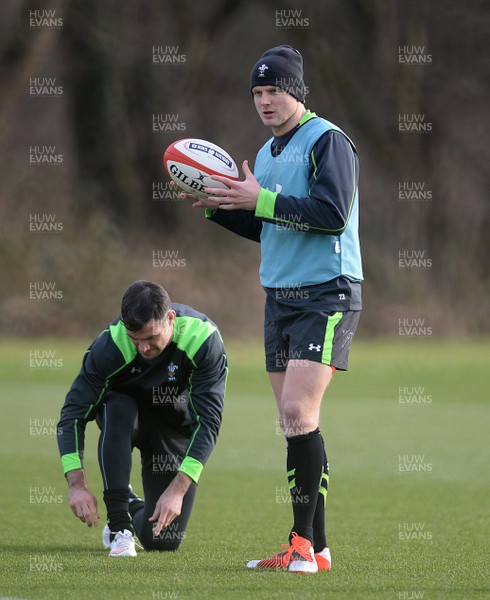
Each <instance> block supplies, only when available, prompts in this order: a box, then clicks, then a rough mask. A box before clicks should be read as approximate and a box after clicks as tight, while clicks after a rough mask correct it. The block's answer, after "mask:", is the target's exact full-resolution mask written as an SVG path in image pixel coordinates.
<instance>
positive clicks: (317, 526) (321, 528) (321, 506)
mask: <svg viewBox="0 0 490 600" xmlns="http://www.w3.org/2000/svg"><path fill="white" fill-rule="evenodd" d="M327 493H328V459H327V454H326V452H325V446H324V447H323V472H322V480H321V482H320V492H319V494H318V498H317V502H316V509H315V516H314V517H313V549H314V551H315V552H321V551H322V550H323V549H324V548H325V547H327V546H328V543H327V534H326V532H325V506H326V502H327Z"/></svg>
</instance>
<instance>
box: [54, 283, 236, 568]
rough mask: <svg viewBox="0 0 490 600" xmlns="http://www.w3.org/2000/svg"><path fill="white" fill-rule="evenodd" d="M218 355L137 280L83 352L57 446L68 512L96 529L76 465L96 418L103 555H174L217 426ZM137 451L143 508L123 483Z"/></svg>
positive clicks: (213, 342) (204, 335) (151, 287)
mask: <svg viewBox="0 0 490 600" xmlns="http://www.w3.org/2000/svg"><path fill="white" fill-rule="evenodd" d="M226 375H227V359H226V354H225V348H224V346H223V342H222V340H221V336H220V333H219V331H218V329H217V327H216V325H215V324H214V323H213V322H212V321H211V320H210V319H208V318H207V317H206V316H205V315H204V314H202V313H200V312H197V311H196V310H194V309H192V308H190V307H189V306H185V305H183V304H172V303H171V301H170V298H169V296H168V294H167V292H166V291H165V290H164V289H163V288H162V287H161V286H160V285H159V284H157V283H153V282H151V281H136V282H135V283H133V284H132V285H131V286H130V287H129V288H128V289H127V290H126V292H125V294H124V297H123V300H122V306H121V317H119V318H117V319H116V320H115V321H114V322H113V323H112V324H111V325H110V326H109V327H107V329H105V330H104V331H103V332H102V333H101V334H100V335H99V336H98V337H97V339H96V340H95V341H94V342H93V343H92V345H91V346H90V348H89V349H88V350H87V352H86V353H85V356H84V359H83V364H82V368H81V371H80V373H79V375H78V376H77V378H76V379H75V381H74V383H73V385H72V387H71V389H70V391H69V392H68V395H67V396H66V400H65V403H64V406H63V408H62V410H61V418H60V422H59V424H58V431H59V434H58V445H59V449H60V454H61V461H62V464H63V468H64V472H65V475H66V479H67V482H68V486H69V491H68V499H69V504H70V507H71V509H72V511H73V512H74V514H75V515H76V516H77V517H78V518H79V519H80V520H81V521H82V522H83V523H86V524H87V525H88V526H89V527H91V526H92V525H97V524H98V519H99V516H98V512H97V501H96V498H95V496H94V495H93V494H92V492H91V491H90V489H89V487H88V484H87V479H86V476H85V469H84V467H83V454H84V436H85V427H86V425H87V423H88V422H89V421H92V420H94V419H96V420H97V423H98V424H99V427H100V429H101V434H100V438H99V465H100V470H101V473H102V480H103V484H104V502H105V505H106V508H107V521H108V524H107V525H106V526H105V527H104V532H103V542H104V546H105V547H106V548H110V554H109V556H114V557H119V556H136V550H135V541H134V534H135V533H136V535H137V536H138V538H139V540H140V542H141V544H142V545H143V547H144V548H145V549H146V550H163V551H164V550H176V549H177V548H178V547H179V545H180V543H181V541H182V539H183V537H184V536H185V529H186V526H187V522H188V520H189V517H190V514H191V510H192V506H193V503H194V497H195V495H196V488H197V483H198V481H199V477H200V475H201V472H202V470H203V467H204V464H205V463H206V461H207V459H208V457H209V455H210V454H211V452H212V451H213V449H214V446H215V444H216V439H217V436H218V432H219V429H220V425H221V415H222V411H223V398H224V393H225V381H226ZM133 446H136V447H138V448H139V449H140V452H141V464H142V480H143V490H144V495H145V501H143V500H141V499H140V498H138V497H137V496H136V495H135V494H134V493H132V489H131V487H130V485H129V482H130V473H131V459H132V449H133Z"/></svg>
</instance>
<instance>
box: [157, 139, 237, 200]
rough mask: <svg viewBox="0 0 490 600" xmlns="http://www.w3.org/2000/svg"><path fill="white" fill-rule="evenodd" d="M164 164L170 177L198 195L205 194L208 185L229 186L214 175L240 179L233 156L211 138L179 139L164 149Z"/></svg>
mask: <svg viewBox="0 0 490 600" xmlns="http://www.w3.org/2000/svg"><path fill="white" fill-rule="evenodd" d="M163 165H164V167H165V170H166V171H167V173H168V175H169V177H170V178H171V179H172V181H174V182H175V183H176V184H177V185H178V186H179V187H180V188H181V189H182V190H184V191H185V192H188V193H189V194H194V195H195V196H202V197H206V196H208V195H209V194H206V193H205V192H204V188H206V187H217V188H223V189H226V186H225V185H224V184H222V183H221V182H219V181H214V179H211V176H212V175H221V176H223V177H228V178H229V179H233V180H235V181H237V180H238V179H239V173H238V167H237V166H236V164H235V161H234V160H233V159H232V158H231V156H230V155H229V154H228V152H226V151H225V150H223V148H220V147H219V146H217V145H216V144H213V143H212V142H207V141H206V140H199V139H196V138H186V139H183V140H178V141H177V142H174V143H173V144H170V146H169V147H168V148H167V149H166V150H165V154H164V155H163Z"/></svg>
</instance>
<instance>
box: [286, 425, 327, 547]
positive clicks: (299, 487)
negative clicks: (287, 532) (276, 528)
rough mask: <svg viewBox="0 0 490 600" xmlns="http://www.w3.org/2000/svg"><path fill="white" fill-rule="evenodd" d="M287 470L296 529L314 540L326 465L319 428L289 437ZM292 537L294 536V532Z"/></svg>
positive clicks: (299, 533) (294, 527) (303, 535)
mask: <svg viewBox="0 0 490 600" xmlns="http://www.w3.org/2000/svg"><path fill="white" fill-rule="evenodd" d="M287 442H288V453H287V470H288V480H289V488H290V491H291V501H292V506H293V517H294V524H293V528H292V530H291V533H292V532H293V531H295V532H296V533H297V534H298V535H300V536H301V537H304V538H307V539H308V540H310V542H312V543H313V517H314V515H315V510H316V505H317V498H318V487H319V483H320V479H321V476H322V469H323V441H322V436H321V434H320V430H319V429H318V428H317V429H315V431H311V432H310V433H307V434H305V435H297V436H294V437H290V438H287ZM290 541H291V536H290Z"/></svg>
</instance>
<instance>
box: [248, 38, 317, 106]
mask: <svg viewBox="0 0 490 600" xmlns="http://www.w3.org/2000/svg"><path fill="white" fill-rule="evenodd" d="M256 85H273V86H275V87H278V88H281V89H282V90H284V91H285V92H287V93H288V94H291V96H294V97H295V98H296V99H297V100H299V101H300V102H304V100H305V96H306V94H307V90H306V86H305V83H304V81H303V57H302V56H301V54H300V53H299V52H298V50H296V49H295V48H293V47H292V46H288V45H287V44H283V45H282V46H276V47H275V48H271V49H270V50H266V51H265V52H264V54H262V56H261V57H260V58H259V60H258V62H257V64H256V65H255V66H254V68H253V69H252V72H251V73H250V91H252V88H253V87H255V86H256Z"/></svg>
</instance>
